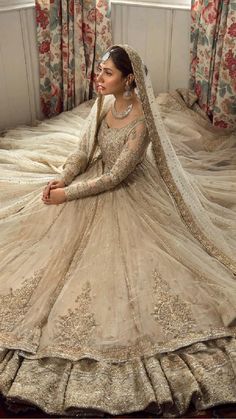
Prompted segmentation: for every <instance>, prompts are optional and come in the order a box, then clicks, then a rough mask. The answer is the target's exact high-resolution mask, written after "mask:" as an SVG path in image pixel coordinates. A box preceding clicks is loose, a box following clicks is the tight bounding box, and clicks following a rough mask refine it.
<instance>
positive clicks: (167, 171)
mask: <svg viewBox="0 0 236 419" xmlns="http://www.w3.org/2000/svg"><path fill="white" fill-rule="evenodd" d="M122 48H124V49H125V51H126V52H127V53H128V55H129V57H130V60H131V62H132V66H133V70H134V76H135V80H136V83H137V86H138V89H139V95H140V99H141V102H142V106H143V111H144V114H145V119H146V125H147V127H148V130H149V137H150V139H151V141H152V145H153V150H154V154H155V157H156V160H157V164H158V168H159V170H160V174H161V177H162V178H163V180H164V182H165V184H166V186H167V189H168V190H169V192H170V194H171V196H172V197H173V198H174V200H175V202H176V205H177V208H178V210H179V212H180V215H181V217H182V219H183V221H184V223H185V224H186V226H187V228H188V229H189V231H190V232H191V234H192V235H193V237H195V238H196V239H197V240H198V241H199V243H201V245H202V246H203V247H204V248H205V249H206V251H207V252H208V253H209V254H210V255H212V256H214V257H215V258H216V259H218V260H219V261H220V262H221V263H223V264H224V265H225V266H227V267H228V268H229V269H230V270H231V271H232V272H233V273H234V274H236V263H235V260H233V259H232V258H231V257H230V256H228V255H227V254H226V253H225V252H223V251H222V250H221V249H220V248H219V247H218V246H217V245H215V243H214V242H213V240H211V239H210V238H209V237H207V234H206V233H204V232H203V229H202V227H201V224H200V222H199V220H198V219H196V217H195V218H194V217H193V214H194V207H193V205H192V207H191V205H190V204H189V203H187V202H186V197H185V196H184V193H183V190H184V188H185V195H186V194H187V193H188V194H191V192H192V191H191V187H189V185H188V183H187V182H186V180H185V178H184V174H182V177H181V179H180V178H179V179H178V175H177V176H176V179H177V181H179V184H178V183H177V181H176V180H175V179H174V176H173V167H172V168H170V167H169V165H168V163H167V157H170V159H171V157H172V153H171V152H170V155H169V156H168V153H167V152H166V151H165V150H164V144H163V142H162V140H161V138H160V135H159V133H160V134H161V135H163V137H165V129H164V126H163V123H162V120H161V117H160V115H158V112H157V103H156V100H155V98H154V95H153V90H152V87H151V85H149V84H148V83H149V81H148V80H147V82H146V81H145V78H144V68H143V67H144V66H143V63H142V60H141V58H140V57H139V55H138V54H137V53H136V51H135V50H133V49H132V48H130V47H129V46H128V45H125V46H122ZM146 84H147V86H146ZM148 92H149V93H150V101H149V98H148V94H149V93H148ZM151 92H152V94H151ZM155 118H156V119H157V121H158V130H157V127H156V124H155ZM172 163H173V162H172ZM173 164H174V165H175V169H177V161H174V163H173ZM196 204H198V200H195V202H194V205H196ZM203 212H204V210H203ZM208 221H209V222H210V220H208Z"/></svg>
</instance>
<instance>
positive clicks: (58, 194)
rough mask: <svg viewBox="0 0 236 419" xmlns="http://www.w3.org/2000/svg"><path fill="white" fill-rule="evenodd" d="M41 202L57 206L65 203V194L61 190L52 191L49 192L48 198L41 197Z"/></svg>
mask: <svg viewBox="0 0 236 419" xmlns="http://www.w3.org/2000/svg"><path fill="white" fill-rule="evenodd" d="M42 201H43V202H44V204H46V205H59V204H63V203H64V202H66V194H65V191H64V189H63V188H57V189H54V190H52V189H51V190H50V193H49V195H48V196H43V197H42Z"/></svg>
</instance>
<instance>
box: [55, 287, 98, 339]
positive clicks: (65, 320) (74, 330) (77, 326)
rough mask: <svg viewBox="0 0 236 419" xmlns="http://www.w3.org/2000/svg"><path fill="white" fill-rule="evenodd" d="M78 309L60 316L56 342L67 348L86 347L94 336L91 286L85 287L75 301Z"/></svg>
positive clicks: (57, 323) (94, 323) (70, 310)
mask: <svg viewBox="0 0 236 419" xmlns="http://www.w3.org/2000/svg"><path fill="white" fill-rule="evenodd" d="M75 303H76V305H77V306H76V308H75V309H74V310H72V309H69V310H68V313H67V314H65V315H64V316H60V317H59V319H58V321H57V322H56V333H55V336H54V339H55V342H56V343H57V344H59V345H62V346H65V345H67V343H68V342H69V343H70V346H74V347H78V346H82V345H85V344H86V343H87V342H88V340H89V338H90V337H91V336H92V333H93V330H94V328H95V326H96V322H95V318H94V314H93V312H92V311H91V285H90V284H89V282H87V283H86V285H85V286H84V287H83V289H82V292H81V294H80V295H79V296H78V297H77V298H76V300H75Z"/></svg>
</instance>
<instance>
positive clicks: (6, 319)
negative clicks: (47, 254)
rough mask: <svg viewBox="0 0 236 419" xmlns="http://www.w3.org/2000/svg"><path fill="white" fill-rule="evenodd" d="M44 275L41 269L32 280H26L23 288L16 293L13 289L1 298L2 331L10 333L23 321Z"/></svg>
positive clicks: (0, 324) (0, 316) (0, 323)
mask: <svg viewBox="0 0 236 419" xmlns="http://www.w3.org/2000/svg"><path fill="white" fill-rule="evenodd" d="M42 275H43V269H40V270H39V271H37V272H35V273H34V275H33V276H32V277H31V278H30V279H25V281H24V282H23V285H22V287H21V288H18V289H16V290H14V291H13V290H12V289H11V290H10V293H9V294H7V295H1V296H0V318H1V322H0V330H1V331H7V332H10V331H12V330H13V329H14V328H16V326H17V324H18V323H20V322H21V321H22V319H23V317H24V316H25V314H26V312H27V311H28V308H29V303H30V299H31V296H32V294H33V292H34V290H35V288H36V287H37V285H38V284H39V282H40V280H41V278H42Z"/></svg>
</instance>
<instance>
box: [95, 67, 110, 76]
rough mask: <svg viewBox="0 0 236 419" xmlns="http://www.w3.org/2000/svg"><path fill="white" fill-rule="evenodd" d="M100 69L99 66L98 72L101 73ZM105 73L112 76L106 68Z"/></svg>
mask: <svg viewBox="0 0 236 419" xmlns="http://www.w3.org/2000/svg"><path fill="white" fill-rule="evenodd" d="M101 71H102V68H99V69H98V73H101ZM105 74H107V75H108V76H112V74H111V73H110V72H109V71H106V70H105Z"/></svg>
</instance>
